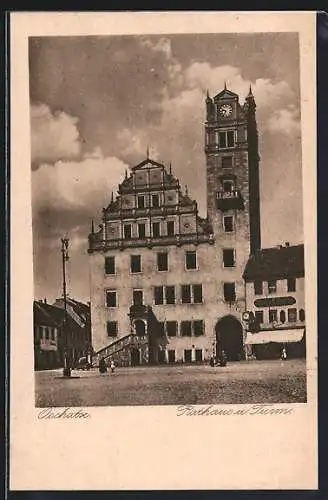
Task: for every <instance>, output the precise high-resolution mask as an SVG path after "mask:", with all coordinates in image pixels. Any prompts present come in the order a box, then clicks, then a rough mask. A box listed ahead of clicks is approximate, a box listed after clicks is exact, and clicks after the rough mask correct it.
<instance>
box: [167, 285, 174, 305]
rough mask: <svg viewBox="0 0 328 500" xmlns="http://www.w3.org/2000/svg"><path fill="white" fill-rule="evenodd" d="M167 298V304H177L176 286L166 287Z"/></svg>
mask: <svg viewBox="0 0 328 500" xmlns="http://www.w3.org/2000/svg"><path fill="white" fill-rule="evenodd" d="M165 300H166V303H167V304H175V287H174V286H166V287H165Z"/></svg>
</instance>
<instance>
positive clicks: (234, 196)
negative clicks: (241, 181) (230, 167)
mask: <svg viewBox="0 0 328 500" xmlns="http://www.w3.org/2000/svg"><path fill="white" fill-rule="evenodd" d="M216 204H217V205H216V206H217V208H218V209H219V210H221V211H222V212H225V211H227V210H243V209H244V200H243V198H242V196H241V193H240V191H239V190H238V189H234V190H232V191H223V190H222V191H219V192H218V193H217V199H216Z"/></svg>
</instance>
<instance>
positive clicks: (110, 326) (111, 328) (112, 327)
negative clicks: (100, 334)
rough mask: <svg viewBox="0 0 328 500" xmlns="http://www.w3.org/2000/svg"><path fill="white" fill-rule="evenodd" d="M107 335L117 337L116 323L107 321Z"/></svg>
mask: <svg viewBox="0 0 328 500" xmlns="http://www.w3.org/2000/svg"><path fill="white" fill-rule="evenodd" d="M107 335H108V337H116V336H117V321H107Z"/></svg>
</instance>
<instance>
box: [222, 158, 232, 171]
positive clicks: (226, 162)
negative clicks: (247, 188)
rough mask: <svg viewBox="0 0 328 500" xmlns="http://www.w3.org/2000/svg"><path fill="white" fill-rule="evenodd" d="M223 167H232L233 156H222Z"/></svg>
mask: <svg viewBox="0 0 328 500" xmlns="http://www.w3.org/2000/svg"><path fill="white" fill-rule="evenodd" d="M222 168H232V156H224V157H223V158H222Z"/></svg>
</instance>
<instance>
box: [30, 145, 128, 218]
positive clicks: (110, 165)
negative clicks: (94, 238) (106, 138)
mask: <svg viewBox="0 0 328 500" xmlns="http://www.w3.org/2000/svg"><path fill="white" fill-rule="evenodd" d="M126 168H127V165H126V164H125V163H124V162H123V161H121V160H119V159H118V158H115V157H107V158H106V157H103V155H102V153H101V150H100V149H99V148H97V149H96V150H95V151H93V152H91V153H90V154H86V155H85V157H84V158H83V159H82V160H81V161H57V162H56V163H55V164H53V165H49V164H46V163H43V164H42V165H40V167H39V168H38V170H36V171H34V172H33V174H32V195H33V207H34V211H35V213H38V212H42V211H49V210H58V208H59V207H60V209H61V210H62V211H64V212H65V211H67V212H69V211H74V210H75V211H76V210H82V211H83V212H85V210H86V208H87V209H88V210H89V211H90V214H91V215H92V214H93V213H94V211H96V210H97V211H100V210H101V208H102V206H105V205H106V204H108V202H109V200H110V194H111V191H116V190H117V184H118V182H119V181H120V178H122V177H123V176H124V172H125V169H126ZM97 215H99V214H98V213H97Z"/></svg>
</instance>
